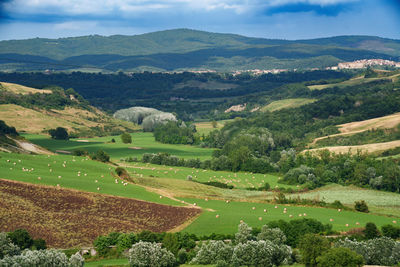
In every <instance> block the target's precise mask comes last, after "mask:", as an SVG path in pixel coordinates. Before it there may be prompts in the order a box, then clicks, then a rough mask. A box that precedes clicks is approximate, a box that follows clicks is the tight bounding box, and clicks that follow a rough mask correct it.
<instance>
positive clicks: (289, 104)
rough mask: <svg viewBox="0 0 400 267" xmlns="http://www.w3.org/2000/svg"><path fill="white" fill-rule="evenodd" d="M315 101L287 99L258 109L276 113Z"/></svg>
mask: <svg viewBox="0 0 400 267" xmlns="http://www.w3.org/2000/svg"><path fill="white" fill-rule="evenodd" d="M315 101H317V100H316V99H310V98H288V99H283V100H278V101H274V102H272V103H270V104H268V105H266V106H264V107H262V108H261V109H260V111H269V112H273V111H277V110H281V109H285V108H297V107H300V106H303V105H307V104H310V103H313V102H315Z"/></svg>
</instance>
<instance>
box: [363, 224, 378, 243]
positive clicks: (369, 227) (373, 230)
mask: <svg viewBox="0 0 400 267" xmlns="http://www.w3.org/2000/svg"><path fill="white" fill-rule="evenodd" d="M363 232H364V235H365V237H366V238H367V239H372V238H376V237H378V236H379V230H378V228H377V227H376V225H375V224H374V223H372V222H369V223H367V224H366V225H365V230H364V231H363Z"/></svg>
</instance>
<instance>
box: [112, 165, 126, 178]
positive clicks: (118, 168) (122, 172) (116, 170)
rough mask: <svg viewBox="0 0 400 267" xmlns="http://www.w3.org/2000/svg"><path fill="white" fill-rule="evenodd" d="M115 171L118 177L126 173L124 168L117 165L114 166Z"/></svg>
mask: <svg viewBox="0 0 400 267" xmlns="http://www.w3.org/2000/svg"><path fill="white" fill-rule="evenodd" d="M115 173H116V174H117V175H118V176H119V177H122V176H126V175H128V172H127V171H126V170H125V169H124V168H122V167H117V168H115Z"/></svg>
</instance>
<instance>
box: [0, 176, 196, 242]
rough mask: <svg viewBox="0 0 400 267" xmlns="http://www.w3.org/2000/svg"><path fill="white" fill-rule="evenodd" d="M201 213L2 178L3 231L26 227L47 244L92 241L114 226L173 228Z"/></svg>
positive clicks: (132, 229)
mask: <svg viewBox="0 0 400 267" xmlns="http://www.w3.org/2000/svg"><path fill="white" fill-rule="evenodd" d="M199 213H201V210H200V209H197V208H189V207H172V206H167V205H161V204H156V203H150V202H145V201H140V200H134V199H129V198H122V197H115V196H107V195H102V194H95V193H84V192H80V191H76V190H70V189H59V188H56V187H49V186H39V185H33V184H27V183H21V182H14V181H9V180H4V179H0V231H6V232H8V231H13V230H16V229H20V228H23V229H26V230H27V231H28V232H29V233H30V234H31V235H32V236H33V237H34V238H43V239H45V240H46V243H47V244H48V246H49V247H56V248H70V247H77V246H84V245H91V244H92V242H93V240H94V239H95V238H96V237H97V236H99V235H105V234H108V233H110V232H113V231H118V232H138V231H142V230H150V231H154V232H166V231H171V230H173V229H176V228H177V227H179V226H180V225H182V224H184V223H185V222H187V221H188V220H191V219H192V218H193V217H195V216H197V215H199Z"/></svg>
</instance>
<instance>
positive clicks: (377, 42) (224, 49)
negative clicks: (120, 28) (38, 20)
mask: <svg viewBox="0 0 400 267" xmlns="http://www.w3.org/2000/svg"><path fill="white" fill-rule="evenodd" d="M0 51H1V53H0V70H7V71H26V70H46V69H50V70H81V71H89V72H90V71H92V72H93V71H95V72H98V71H103V72H107V71H112V72H116V71H120V70H123V71H133V72H137V71H143V70H152V71H174V70H190V69H213V70H217V71H232V70H245V69H274V68H278V69H294V68H297V69H310V68H324V67H328V66H333V65H336V64H337V63H339V62H342V61H353V60H357V59H364V58H382V59H390V58H392V59H393V57H394V56H395V57H396V56H397V57H398V56H399V55H400V43H399V41H397V40H390V39H383V38H378V37H373V36H372V37H369V36H352V37H345V36H344V37H343V36H342V37H332V38H325V39H314V40H300V41H286V40H271V39H263V38H250V37H245V36H240V35H234V34H220V33H210V32H203V31H195V30H188V29H177V30H168V31H160V32H153V33H148V34H142V35H134V36H124V35H113V36H109V37H105V36H99V35H90V36H82V37H73V38H72V37H71V38H60V39H44V38H35V39H28V40H10V41H1V42H0Z"/></svg>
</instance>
